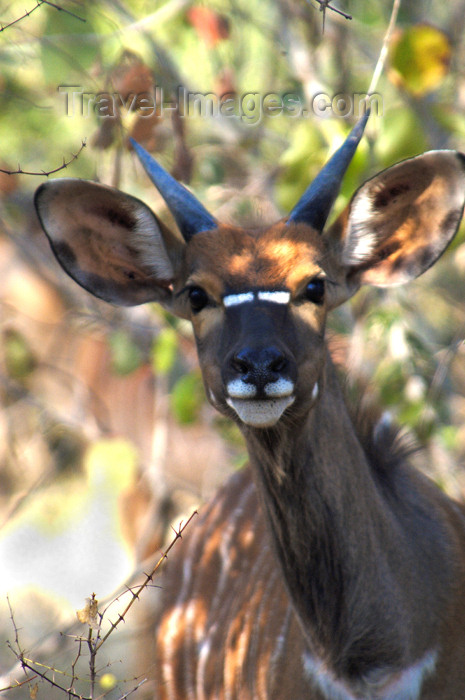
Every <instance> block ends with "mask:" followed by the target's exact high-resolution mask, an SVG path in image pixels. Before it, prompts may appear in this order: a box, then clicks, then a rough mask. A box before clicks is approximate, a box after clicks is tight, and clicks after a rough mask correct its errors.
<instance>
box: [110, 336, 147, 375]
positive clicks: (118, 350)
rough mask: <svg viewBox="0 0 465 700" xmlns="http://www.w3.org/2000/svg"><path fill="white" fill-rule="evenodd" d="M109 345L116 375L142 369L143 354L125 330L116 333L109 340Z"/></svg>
mask: <svg viewBox="0 0 465 700" xmlns="http://www.w3.org/2000/svg"><path fill="white" fill-rule="evenodd" d="M109 344H110V348H111V361H112V366H113V370H114V371H115V372H116V374H121V375H125V374H130V373H131V372H134V370H136V369H137V368H138V367H140V365H141V363H142V353H141V351H140V350H139V348H138V347H137V345H136V344H135V342H134V341H133V339H132V338H131V335H130V334H129V333H127V332H126V331H124V330H118V331H115V332H114V333H112V334H111V336H110V338H109Z"/></svg>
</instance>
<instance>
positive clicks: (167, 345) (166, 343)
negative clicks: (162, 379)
mask: <svg viewBox="0 0 465 700" xmlns="http://www.w3.org/2000/svg"><path fill="white" fill-rule="evenodd" d="M178 342H179V341H178V335H177V333H176V331H175V330H174V328H171V327H170V326H167V327H166V328H163V329H162V330H161V331H160V333H159V334H158V336H157V337H156V339H155V342H154V343H153V347H152V366H153V370H154V372H155V374H156V375H166V374H169V372H170V371H171V370H172V368H173V365H174V363H175V361H176V356H177V352H178Z"/></svg>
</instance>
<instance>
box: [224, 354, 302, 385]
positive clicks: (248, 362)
mask: <svg viewBox="0 0 465 700" xmlns="http://www.w3.org/2000/svg"><path fill="white" fill-rule="evenodd" d="M288 365H289V362H288V359H287V357H286V356H285V355H284V353H283V352H281V350H279V349H278V348H276V347H274V346H271V347H266V348H250V347H246V348H242V349H241V350H239V351H238V352H236V353H234V355H233V356H232V357H231V360H230V367H231V369H232V370H233V371H234V372H235V373H236V374H237V375H240V376H241V378H242V379H243V380H244V381H247V382H253V383H254V384H257V385H261V384H263V385H265V384H266V383H268V382H273V381H276V379H278V378H279V375H281V374H282V373H283V372H284V371H285V370H286V369H287V368H288Z"/></svg>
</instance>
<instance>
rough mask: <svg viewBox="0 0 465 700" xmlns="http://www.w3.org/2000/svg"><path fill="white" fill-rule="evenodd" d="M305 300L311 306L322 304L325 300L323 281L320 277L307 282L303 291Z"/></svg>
mask: <svg viewBox="0 0 465 700" xmlns="http://www.w3.org/2000/svg"><path fill="white" fill-rule="evenodd" d="M305 298H306V299H307V300H308V301H311V302H312V304H322V303H323V301H324V298H325V281H324V280H323V279H321V278H320V277H315V279H314V280H312V281H311V282H309V283H308V284H307V287H306V289H305Z"/></svg>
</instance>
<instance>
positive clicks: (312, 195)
mask: <svg viewBox="0 0 465 700" xmlns="http://www.w3.org/2000/svg"><path fill="white" fill-rule="evenodd" d="M369 116H370V111H369V110H367V111H366V112H365V114H364V115H363V117H361V119H359V121H358V122H357V124H356V125H355V126H354V128H353V129H352V131H351V132H350V134H349V135H348V137H347V138H346V140H345V141H344V143H343V144H342V146H341V147H340V148H339V149H338V150H337V151H336V153H334V155H333V156H332V157H331V158H330V160H329V161H328V162H327V163H326V165H325V166H324V167H323V170H321V171H320V173H319V174H318V175H317V176H316V178H315V179H314V180H313V182H312V183H311V185H309V186H308V187H307V189H306V190H305V192H304V193H303V195H302V197H301V198H300V199H299V201H298V202H297V204H296V205H295V207H294V209H293V210H292V211H291V213H290V214H289V218H288V223H289V222H290V221H293V222H294V223H297V222H299V221H301V222H303V223H306V224H309V225H310V226H313V228H315V229H316V230H317V231H320V232H321V231H322V230H323V228H324V225H325V223H326V219H327V218H328V216H329V212H330V211H331V207H332V206H333V203H334V200H335V199H336V197H337V195H338V192H339V188H340V186H341V182H342V178H343V177H344V174H345V172H346V170H347V168H348V167H349V164H350V161H351V160H352V158H353V155H354V153H355V151H356V150H357V146H358V144H359V142H360V139H361V138H362V136H363V132H364V130H365V126H366V123H367V121H368V117H369Z"/></svg>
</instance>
